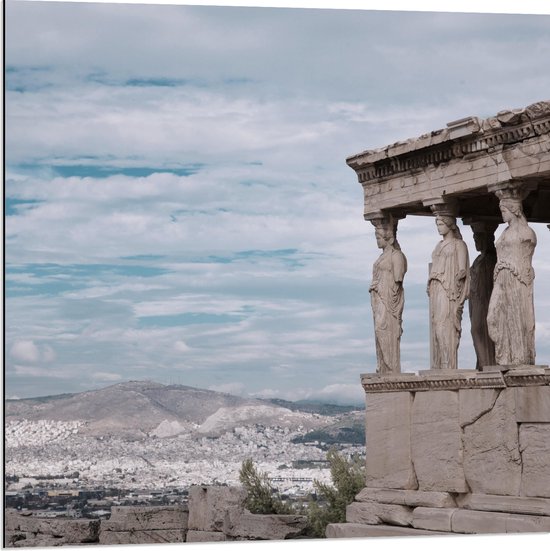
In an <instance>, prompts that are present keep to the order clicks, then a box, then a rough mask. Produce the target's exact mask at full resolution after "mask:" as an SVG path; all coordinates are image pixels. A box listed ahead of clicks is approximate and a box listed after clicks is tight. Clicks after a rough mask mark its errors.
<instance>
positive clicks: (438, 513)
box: [412, 507, 456, 532]
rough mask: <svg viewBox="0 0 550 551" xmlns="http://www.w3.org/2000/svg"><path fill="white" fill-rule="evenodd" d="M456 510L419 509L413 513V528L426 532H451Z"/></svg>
mask: <svg viewBox="0 0 550 551" xmlns="http://www.w3.org/2000/svg"><path fill="white" fill-rule="evenodd" d="M455 511H456V509H452V508H451V509H439V508H434V507H417V508H416V509H415V510H414V511H413V519H412V526H413V528H421V529H424V530H439V531H441V532H450V531H451V519H452V517H453V514H454V512H455Z"/></svg>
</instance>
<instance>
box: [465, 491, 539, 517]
mask: <svg viewBox="0 0 550 551" xmlns="http://www.w3.org/2000/svg"><path fill="white" fill-rule="evenodd" d="M456 501H457V504H458V506H459V507H460V508H462V509H473V510H475V511H497V512H502V513H520V514H524V515H542V516H550V499H544V498H540V497H517V496H503V495H487V494H464V495H460V496H457V498H456Z"/></svg>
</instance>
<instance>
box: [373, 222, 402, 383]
mask: <svg viewBox="0 0 550 551" xmlns="http://www.w3.org/2000/svg"><path fill="white" fill-rule="evenodd" d="M372 223H373V224H374V226H375V228H376V230H375V235H376V243H377V245H378V247H379V248H380V249H382V254H381V255H380V256H379V257H378V259H377V260H376V262H375V263H374V266H373V271H372V283H371V285H370V288H369V292H370V296H371V306H372V313H373V317H374V335H375V342H376V358H377V368H376V371H377V372H378V373H383V374H385V373H399V372H400V371H401V360H400V342H401V334H402V333H403V328H402V314H403V306H404V304H405V294H404V291H403V279H404V277H405V273H406V271H407V259H406V258H405V255H404V254H403V253H402V252H401V248H400V247H399V244H398V242H397V239H396V231H397V220H393V219H391V218H384V219H381V218H379V219H376V220H373V221H372Z"/></svg>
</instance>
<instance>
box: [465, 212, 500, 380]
mask: <svg viewBox="0 0 550 551" xmlns="http://www.w3.org/2000/svg"><path fill="white" fill-rule="evenodd" d="M464 222H465V223H467V224H469V225H470V227H471V228H472V231H473V234H474V242H475V246H476V249H477V250H478V251H479V253H480V254H479V256H478V257H477V258H476V259H475V260H474V262H473V263H472V266H471V268H470V297H469V299H470V300H469V301H468V305H469V311H470V322H471V332H472V340H473V343H474V348H475V351H476V357H477V364H476V369H478V370H481V369H482V368H483V366H486V365H495V344H494V343H493V341H492V340H491V339H490V337H489V330H488V328H487V312H488V310H489V300H490V299H491V292H492V290H493V273H494V270H495V265H496V262H497V253H496V250H495V230H496V229H497V227H498V224H497V223H495V222H484V221H473V220H468V221H464Z"/></svg>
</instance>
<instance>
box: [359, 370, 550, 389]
mask: <svg viewBox="0 0 550 551" xmlns="http://www.w3.org/2000/svg"><path fill="white" fill-rule="evenodd" d="M485 369H486V370H485V371H482V372H479V371H475V370H465V369H464V370H463V369H458V370H448V371H447V370H430V371H424V372H422V371H421V372H420V373H419V374H418V375H416V374H414V373H401V374H395V375H379V374H375V373H364V374H362V375H361V384H362V385H363V388H364V389H365V392H366V393H367V394H369V393H373V392H425V391H437V390H461V389H464V388H506V387H507V386H510V387H512V386H535V385H536V386H543V385H550V368H548V367H547V366H522V367H511V368H509V369H508V371H506V368H503V367H502V366H499V367H498V368H495V370H494V371H489V370H488V369H490V368H485ZM443 371H445V372H443ZM451 372H452V373H451Z"/></svg>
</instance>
